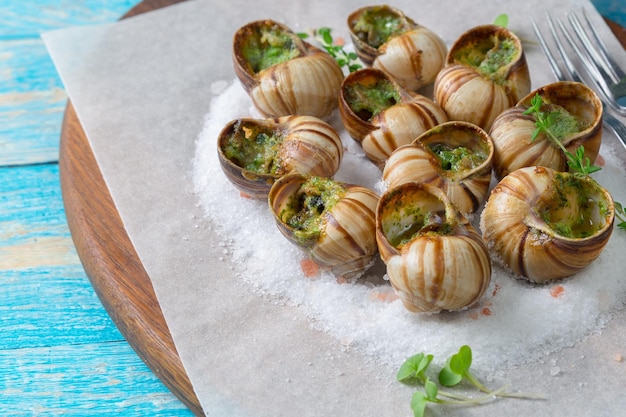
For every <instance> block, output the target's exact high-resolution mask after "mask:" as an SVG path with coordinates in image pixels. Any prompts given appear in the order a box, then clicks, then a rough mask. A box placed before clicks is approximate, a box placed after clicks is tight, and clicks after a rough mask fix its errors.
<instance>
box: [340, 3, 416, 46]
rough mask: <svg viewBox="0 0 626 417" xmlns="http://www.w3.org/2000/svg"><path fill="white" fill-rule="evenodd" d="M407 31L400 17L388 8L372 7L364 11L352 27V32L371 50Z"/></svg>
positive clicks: (407, 27) (405, 23)
mask: <svg viewBox="0 0 626 417" xmlns="http://www.w3.org/2000/svg"><path fill="white" fill-rule="evenodd" d="M408 29H409V26H408V24H407V22H406V20H405V19H404V18H402V16H399V15H398V14H397V13H396V12H394V11H393V10H391V9H390V8H388V7H372V8H369V9H367V10H365V11H364V12H363V13H362V14H361V15H360V16H359V18H358V20H356V22H355V23H354V25H353V26H352V31H353V32H354V33H355V34H356V35H357V36H358V37H359V39H361V40H362V41H363V42H365V43H367V44H368V45H370V46H371V47H373V48H376V49H378V48H379V47H380V46H381V45H382V44H384V43H385V42H387V40H388V39H389V38H391V37H393V36H398V35H401V34H402V33H404V32H406V31H407V30H408Z"/></svg>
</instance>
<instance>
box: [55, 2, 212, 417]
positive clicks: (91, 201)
mask: <svg viewBox="0 0 626 417" xmlns="http://www.w3.org/2000/svg"><path fill="white" fill-rule="evenodd" d="M176 2H177V1H176V0H174V1H168V0H146V1H143V2H142V3H140V4H139V5H138V6H137V7H135V8H134V9H132V10H131V11H130V12H129V13H128V14H127V15H126V17H128V16H133V15H136V14H138V13H143V12H146V11H150V10H154V9H157V8H159V7H164V6H167V5H170V4H173V3H176ZM59 166H60V173H61V188H62V192H63V201H64V203H65V209H66V213H67V220H68V225H69V228H70V231H71V233H72V237H73V239H74V243H75V245H76V248H77V251H78V255H79V257H80V259H81V261H82V262H83V266H84V268H85V271H86V272H87V275H88V276H89V279H90V281H91V283H92V285H93V287H94V290H95V291H96V293H97V294H98V296H99V298H100V300H101V301H102V304H103V305H104V307H105V309H106V310H107V311H108V313H109V315H110V316H111V318H112V319H113V321H114V322H115V323H116V324H117V326H118V328H119V330H120V331H121V332H122V334H123V335H124V336H125V338H126V340H128V342H129V344H130V345H131V346H132V347H133V348H134V349H135V351H136V352H137V354H138V355H139V356H140V357H141V358H142V359H143V360H144V362H145V363H146V364H147V365H148V366H149V367H150V368H151V369H152V370H153V372H154V373H155V374H156V375H157V376H158V377H159V378H160V379H161V380H162V381H163V383H165V385H166V386H168V387H169V388H170V390H171V391H172V392H173V393H174V394H175V395H176V396H177V397H178V398H180V399H181V401H183V402H184V403H185V404H186V405H187V406H188V407H189V409H191V410H192V411H193V412H194V413H195V414H197V415H204V413H203V411H202V408H201V406H200V404H199V402H198V400H197V397H196V395H195V393H194V391H193V387H192V385H191V382H190V381H189V378H188V377H187V374H186V373H185V370H184V368H183V365H182V362H181V361H180V358H179V356H178V353H177V352H176V347H175V346H174V342H173V340H172V337H171V335H170V333H169V329H168V327H167V323H166V322H165V318H164V317H163V314H162V312H161V309H160V307H159V304H158V301H157V298H156V294H155V293H154V289H153V287H152V283H151V281H150V277H149V276H148V275H147V274H146V272H145V270H144V269H143V265H141V262H140V261H139V259H138V256H137V253H136V252H135V249H134V247H133V245H132V243H131V242H130V239H129V238H128V235H127V234H126V231H125V229H124V227H123V224H122V221H121V219H120V218H119V215H118V214H117V210H116V209H115V204H114V202H113V200H112V198H111V196H110V194H109V191H108V189H107V188H106V186H105V184H104V180H103V178H102V175H101V173H100V170H99V168H98V166H97V163H96V161H95V159H94V155H93V153H92V151H91V148H90V147H89V144H88V141H87V138H86V136H85V134H84V131H83V130H82V127H81V126H80V123H79V122H78V119H77V117H76V113H75V110H74V108H73V106H72V105H71V103H68V106H67V109H66V112H65V117H64V120H63V126H62V133H61V144H60V158H59Z"/></svg>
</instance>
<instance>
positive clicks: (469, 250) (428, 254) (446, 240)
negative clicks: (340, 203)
mask: <svg viewBox="0 0 626 417" xmlns="http://www.w3.org/2000/svg"><path fill="white" fill-rule="evenodd" d="M376 239H377V242H378V248H379V252H380V256H381V258H382V260H383V262H384V263H385V264H386V266H387V275H388V276H389V281H390V282H391V285H392V286H393V287H394V289H395V290H396V292H397V293H398V295H399V297H400V299H401V300H402V302H403V304H404V306H405V307H406V308H407V309H408V310H410V311H414V312H438V311H441V310H448V311H453V310H460V309H463V308H466V307H468V306H471V305H472V304H473V303H475V302H476V301H478V300H479V299H480V297H481V296H482V295H483V294H484V292H485V290H486V289H487V287H488V286H489V283H490V281H491V261H490V258H489V252H488V251H487V246H486V245H485V243H484V241H483V240H482V238H481V236H480V234H479V233H478V232H477V231H476V229H475V228H474V227H473V226H472V225H471V224H470V223H469V222H468V220H467V219H466V218H465V216H463V215H462V214H460V213H459V212H458V211H457V209H456V208H455V207H454V205H453V204H452V203H451V202H450V200H449V199H448V197H447V196H446V194H445V193H444V192H443V191H442V190H441V189H440V188H437V187H435V186H432V185H429V184H420V183H416V182H408V183H404V184H401V185H399V186H397V187H395V188H392V189H390V190H388V191H387V192H385V193H384V194H383V195H382V196H381V198H380V202H379V204H378V208H377V211H376Z"/></svg>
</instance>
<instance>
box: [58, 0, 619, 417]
mask: <svg viewBox="0 0 626 417" xmlns="http://www.w3.org/2000/svg"><path fill="white" fill-rule="evenodd" d="M181 1H184V0H143V1H142V2H141V3H139V4H138V5H137V6H136V7H134V8H133V9H132V10H130V11H129V12H128V13H127V14H126V15H125V16H124V17H129V16H133V15H137V14H140V13H144V12H147V11H151V10H156V9H158V8H161V7H165V6H169V5H172V4H175V3H179V2H181ZM607 23H608V24H609V26H610V27H611V29H612V30H613V32H614V33H615V35H616V36H617V38H618V39H619V41H620V42H621V43H622V45H623V46H624V47H625V48H626V29H624V28H622V27H621V26H619V25H617V24H615V23H614V22H611V21H607ZM59 169H60V177H61V188H62V192H63V201H64V204H65V211H66V215H67V221H68V225H69V228H70V232H71V234H72V238H73V240H74V244H75V246H76V250H77V252H78V255H79V257H80V259H81V262H82V263H83V267H84V268H85V271H86V273H87V275H88V277H89V280H90V281H91V284H92V286H93V288H94V290H95V291H96V293H97V294H98V297H99V298H100V300H101V302H102V304H103V305H104V307H105V308H106V310H107V312H108V313H109V315H110V316H111V318H112V319H113V321H114V322H115V323H116V325H117V327H118V328H119V330H120V332H121V333H122V334H123V335H124V337H125V338H126V340H127V341H128V343H129V344H130V345H131V346H132V347H133V349H135V351H136V352H137V354H138V355H139V356H140V357H141V358H142V360H143V361H144V362H145V363H146V364H147V365H148V366H149V367H150V369H152V371H153V372H154V373H155V374H156V375H157V376H158V377H159V378H160V379H161V380H162V381H163V383H164V384H165V385H166V386H167V387H168V388H169V389H170V390H171V391H172V392H173V393H174V394H175V395H176V396H177V397H178V398H180V399H181V401H183V402H184V403H185V404H186V405H187V406H188V407H189V408H190V409H191V410H192V411H193V412H194V413H195V414H196V415H204V413H203V410H202V407H201V406H200V403H199V402H198V399H197V397H196V395H195V393H194V390H193V387H192V385H191V382H190V380H189V378H188V376H187V374H186V372H185V370H184V368H183V364H182V362H181V360H180V357H179V356H178V353H177V352H176V347H175V346H174V341H173V340H172V337H171V335H170V332H169V329H168V327H167V323H166V322H165V318H164V317H163V314H162V312H161V308H160V306H159V303H158V300H157V297H156V294H155V292H154V289H153V287H152V283H151V281H150V277H149V276H148V275H147V273H146V271H145V270H144V268H143V265H142V264H141V262H140V260H139V258H138V256H137V253H136V252H135V249H134V247H133V245H132V243H131V241H130V239H129V237H128V235H127V233H126V230H125V229H124V225H123V223H122V221H121V219H120V216H119V214H118V212H117V210H116V207H115V203H114V202H113V200H112V198H111V195H110V194H109V190H108V189H107V187H106V185H105V183H104V180H103V178H102V174H101V172H100V169H99V167H98V164H97V163H96V160H95V158H94V155H93V152H92V150H91V147H90V145H89V142H88V140H87V137H86V135H85V132H84V131H83V129H82V126H81V125H80V122H79V121H78V118H77V116H76V112H75V110H74V107H73V106H72V104H71V102H68V105H67V108H66V111H65V116H64V119H63V127H62V131H61V143H60V157H59Z"/></svg>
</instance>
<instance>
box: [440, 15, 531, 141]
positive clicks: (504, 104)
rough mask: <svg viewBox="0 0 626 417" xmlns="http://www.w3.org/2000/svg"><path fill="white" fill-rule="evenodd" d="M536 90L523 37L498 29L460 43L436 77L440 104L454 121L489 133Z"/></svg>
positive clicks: (487, 28) (473, 32)
mask: <svg viewBox="0 0 626 417" xmlns="http://www.w3.org/2000/svg"><path fill="white" fill-rule="evenodd" d="M529 91H530V73H529V70H528V64H527V62H526V56H525V54H524V51H523V49H522V44H521V42H520V40H519V38H518V37H517V36H516V35H515V34H514V33H513V32H511V31H510V30H508V29H506V28H504V27H501V26H496V25H483V26H477V27H475V28H473V29H470V30H469V31H467V32H465V33H464V34H463V35H461V36H460V37H459V39H457V41H456V42H455V43H454V44H453V45H452V47H451V48H450V51H449V52H448V56H447V59H446V66H445V68H444V69H442V70H441V71H440V72H439V73H438V74H437V78H436V79H435V85H434V94H435V101H436V102H437V103H439V105H440V106H441V107H442V108H443V109H444V110H445V111H446V113H447V114H448V117H449V118H450V119H451V120H463V121H466V122H470V123H474V124H476V125H478V126H480V127H482V128H483V129H485V130H489V128H490V127H491V123H492V122H493V120H494V119H495V118H496V117H497V116H498V115H499V114H500V113H502V111H504V110H505V109H507V108H509V107H512V106H513V105H515V104H516V103H517V102H518V101H519V100H520V99H521V98H522V97H524V96H525V95H527V94H528V92H529Z"/></svg>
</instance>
